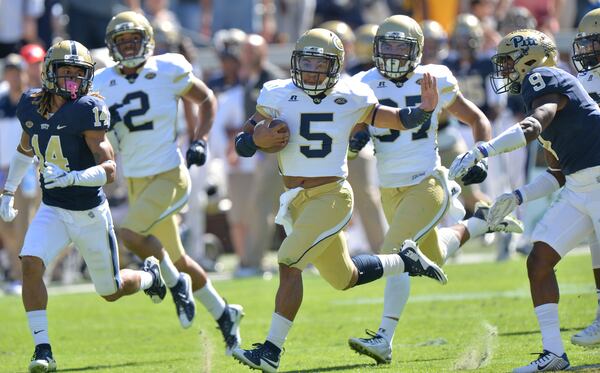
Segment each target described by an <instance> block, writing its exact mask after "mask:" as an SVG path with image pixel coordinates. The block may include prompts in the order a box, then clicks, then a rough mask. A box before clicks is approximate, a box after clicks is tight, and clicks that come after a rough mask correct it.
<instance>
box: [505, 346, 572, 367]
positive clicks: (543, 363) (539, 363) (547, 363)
mask: <svg viewBox="0 0 600 373" xmlns="http://www.w3.org/2000/svg"><path fill="white" fill-rule="evenodd" d="M570 366H571V364H570V363H569V359H568V358H567V354H566V353H564V354H562V356H558V355H556V354H554V353H552V352H550V351H547V350H544V352H542V353H541V354H540V356H539V357H538V358H537V359H536V360H534V361H532V362H531V363H529V365H525V366H522V367H519V368H515V369H513V373H535V372H550V371H556V370H567V369H569V367H570Z"/></svg>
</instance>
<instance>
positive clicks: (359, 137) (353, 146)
mask: <svg viewBox="0 0 600 373" xmlns="http://www.w3.org/2000/svg"><path fill="white" fill-rule="evenodd" d="M370 138H371V137H370V136H369V132H367V131H358V132H356V133H355V134H354V136H352V138H351V139H350V151H351V152H354V153H358V152H360V151H361V150H362V148H364V147H365V145H367V143H368V142H369V139H370Z"/></svg>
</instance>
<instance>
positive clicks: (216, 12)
mask: <svg viewBox="0 0 600 373" xmlns="http://www.w3.org/2000/svg"><path fill="white" fill-rule="evenodd" d="M598 7H600V1H593V0H571V1H567V0H218V1H217V0H215V1H212V0H122V1H120V0H103V1H99V0H98V1H93V0H92V1H90V0H0V185H3V184H4V180H5V177H6V174H7V170H8V166H9V161H10V159H11V157H12V154H13V152H14V151H15V149H16V144H17V142H18V139H19V137H20V125H19V123H18V120H17V118H16V113H15V109H16V104H17V102H18V100H19V98H20V95H21V93H22V92H23V91H25V90H27V89H28V88H32V87H39V86H41V81H40V72H41V67H42V63H43V59H44V56H45V51H46V48H47V47H48V46H50V45H52V44H53V43H54V42H56V41H59V40H61V39H73V40H77V41H79V42H81V43H82V44H84V45H85V46H86V47H87V48H89V49H90V50H93V55H94V57H95V60H96V63H97V64H96V67H103V66H106V65H111V64H112V63H113V62H112V61H111V59H110V58H109V57H108V53H107V51H106V49H105V42H104V38H105V29H106V25H107V24H108V22H109V20H110V18H111V17H112V16H113V15H114V14H116V13H118V12H120V11H122V10H127V9H132V10H135V11H139V12H143V13H144V14H145V15H146V17H147V18H148V19H149V20H150V21H151V23H152V26H153V28H154V38H155V41H156V48H155V54H162V53H170V52H171V53H181V54H183V55H184V56H186V58H187V59H188V60H189V61H190V62H192V64H193V65H194V67H195V69H196V74H197V76H201V77H202V78H203V80H204V81H205V82H206V83H207V84H208V85H209V87H210V88H211V89H212V90H213V91H214V92H215V94H216V95H217V97H218V102H219V108H218V111H217V115H216V117H215V122H214V124H213V129H212V131H211V135H210V140H209V148H210V159H209V162H208V163H207V165H206V166H204V167H202V168H192V169H191V170H190V171H191V173H192V180H193V191H192V198H191V199H190V203H189V206H188V207H187V209H186V210H185V211H184V212H183V213H182V214H181V226H182V235H183V237H182V238H183V241H184V246H185V247H186V249H187V250H188V254H190V255H191V256H192V257H194V258H195V259H197V260H198V261H199V262H200V263H201V264H203V266H204V267H205V268H206V269H208V270H212V271H218V270H219V269H220V268H219V265H217V263H218V262H217V259H218V257H219V256H220V255H221V254H223V253H228V252H233V253H235V257H236V263H235V267H234V271H233V275H234V276H236V277H248V276H259V275H263V274H264V273H269V272H270V271H273V268H270V267H269V265H268V264H266V263H264V261H263V259H264V257H265V254H266V253H267V252H268V251H270V250H275V249H276V248H277V247H278V245H279V242H280V240H281V238H282V235H283V232H282V231H281V230H280V229H277V227H276V226H275V224H274V222H273V217H274V214H275V212H276V209H277V208H278V197H279V195H280V194H281V192H282V191H283V185H282V182H281V177H280V176H279V174H278V168H277V158H276V155H274V154H267V153H260V156H257V157H253V158H239V157H238V156H237V154H236V152H235V149H234V146H233V141H232V140H233V138H234V137H235V135H236V134H237V133H238V132H239V131H240V129H241V127H242V125H243V123H244V122H245V120H246V119H247V118H248V117H249V116H250V115H251V114H252V113H254V111H255V105H256V98H257V97H258V93H259V91H260V89H261V87H262V85H263V84H264V83H265V82H266V81H269V80H272V79H278V78H284V79H285V78H288V77H289V61H290V56H291V51H292V49H293V42H294V41H295V40H296V39H297V38H298V37H299V36H300V35H301V34H302V33H303V32H304V31H306V30H308V29H309V28H312V27H323V28H327V29H329V30H331V31H333V32H334V33H336V34H337V35H338V36H339V37H340V39H341V40H342V42H343V44H344V47H345V51H346V59H345V60H346V61H347V62H346V66H345V69H346V73H347V74H349V75H353V74H356V73H357V72H359V71H363V70H368V69H370V68H371V67H373V63H372V42H373V38H374V35H375V32H376V30H377V25H378V24H379V23H380V22H381V21H383V20H384V19H385V18H386V17H388V16H389V15H391V14H406V15H409V16H411V17H413V18H415V19H416V20H417V21H419V22H420V23H421V26H422V28H423V31H424V34H425V50H424V53H423V61H422V63H423V64H429V63H435V64H444V65H446V66H448V67H449V68H450V69H451V71H452V72H453V73H454V75H455V76H456V77H457V79H458V82H459V86H460V90H461V91H462V93H463V95H464V96H465V97H466V98H468V99H469V100H471V101H472V102H474V103H475V104H477V105H478V106H479V107H480V108H481V109H482V110H483V111H484V113H485V114H486V115H487V116H488V118H489V119H490V121H491V122H492V123H493V131H494V135H496V134H499V133H500V132H502V131H503V130H504V129H506V128H507V127H509V126H511V125H512V124H513V123H515V122H516V121H517V120H520V119H521V118H523V117H524V114H525V113H524V111H523V107H522V103H521V102H519V101H517V100H516V99H515V98H514V97H509V96H501V95H496V94H495V93H494V92H493V90H492V89H491V86H490V83H489V79H488V76H489V75H490V74H491V73H492V70H493V65H492V63H491V61H490V57H491V55H492V54H493V53H494V51H495V47H496V45H497V43H498V41H499V40H500V39H501V37H502V36H503V35H505V34H507V33H508V32H511V31H514V30H516V29H521V28H537V29H539V30H541V31H543V32H544V33H546V34H547V35H550V36H553V37H555V38H556V42H557V45H558V48H559V51H560V56H561V57H560V58H561V67H562V68H563V69H565V70H567V71H570V72H574V69H573V66H572V65H571V53H572V48H571V43H572V40H573V37H574V35H575V28H576V25H577V24H578V22H579V20H580V19H581V17H583V15H585V14H586V13H587V12H588V11H590V10H592V9H594V8H598ZM180 113H181V115H180V121H179V128H180V129H181V139H180V141H181V145H182V148H184V150H185V148H186V146H187V144H188V140H187V135H186V130H185V129H186V121H194V120H197V113H193V112H189V111H187V110H186V109H185V108H183V107H182V109H181V110H180ZM472 142H473V139H472V135H471V130H470V128H468V127H466V126H462V125H461V124H460V123H459V122H458V121H457V120H456V119H454V118H452V117H450V116H447V117H446V118H444V119H443V120H441V121H440V130H439V135H438V145H439V148H440V154H441V158H442V164H444V165H445V166H449V164H450V163H451V161H452V160H453V159H454V157H455V156H456V155H458V154H460V153H462V152H464V151H466V150H467V149H468V148H470V147H471V145H472ZM538 153H539V152H538V149H537V146H536V145H535V144H534V145H532V146H531V147H530V148H527V149H523V150H522V151H517V152H512V153H509V154H506V155H504V156H502V157H495V158H492V159H490V172H489V176H488V179H487V180H486V182H485V183H483V184H482V185H476V186H469V187H465V188H463V193H462V196H463V201H464V203H465V206H466V207H467V210H472V208H473V206H474V205H475V203H476V202H477V201H491V200H492V199H493V197H495V196H497V195H499V194H501V193H503V192H505V191H509V190H513V189H514V188H515V187H517V186H520V185H523V184H524V183H525V182H526V181H527V180H528V179H529V178H531V177H532V176H535V173H536V172H540V171H539V170H540V169H541V168H540V169H538V168H537V167H538V166H539V167H543V160H540V157H539V156H538ZM374 162H375V159H374V156H373V149H372V147H367V148H365V149H363V151H362V152H361V153H360V155H359V157H358V158H357V159H356V160H353V161H351V162H350V177H349V181H350V183H351V184H352V187H353V189H354V193H355V215H354V218H353V220H352V222H351V224H350V227H349V228H348V230H349V235H350V239H349V244H350V248H351V251H354V252H355V253H356V252H361V251H362V252H377V251H378V248H379V246H380V245H381V243H382V241H383V236H384V232H385V230H386V229H387V227H386V223H385V219H384V218H383V214H382V210H381V206H380V199H379V192H378V187H377V185H378V184H377V180H376V172H375V164H374ZM120 180H121V181H122V180H123V178H121V179H120ZM107 189H108V190H107V193H108V194H109V198H110V203H111V207H112V209H113V216H114V218H115V223H116V224H117V225H118V224H119V219H120V218H121V217H122V216H123V215H124V212H125V211H126V209H127V200H126V199H127V198H126V197H127V193H126V188H125V187H124V186H123V185H122V184H120V183H119V182H117V183H115V184H114V185H110V186H109V187H108V188H107ZM40 198H41V197H40V190H39V187H38V185H37V175H36V170H35V169H34V168H33V167H32V170H31V172H30V173H29V175H28V176H27V177H26V179H25V180H24V181H23V183H22V185H21V187H20V189H19V192H18V194H17V196H16V202H15V206H16V207H17V208H18V209H19V211H20V213H19V215H18V217H17V220H16V221H14V222H12V223H4V222H1V221H0V248H2V249H0V268H1V270H0V279H3V284H4V285H3V289H4V291H5V292H6V293H7V294H18V293H19V292H20V282H19V280H18V279H19V278H20V277H21V274H20V273H19V271H20V265H19V264H18V260H19V259H18V253H19V251H20V248H21V245H22V240H23V237H24V234H25V231H26V227H27V224H28V221H29V220H30V219H31V217H32V216H33V212H34V211H35V209H36V207H37V206H38V205H39V201H40ZM545 203H547V202H545V201H540V202H538V205H532V204H530V205H528V208H527V211H526V212H525V211H520V212H519V213H520V214H521V215H520V217H521V218H522V219H523V220H524V221H525V224H526V227H532V226H533V225H532V224H531V223H532V222H533V221H535V219H536V217H537V216H538V215H539V214H540V212H541V211H542V210H543V208H544V204H545ZM494 241H495V245H494V246H493V247H495V248H496V252H495V255H496V258H497V259H498V260H505V259H507V258H509V257H510V255H511V254H512V253H513V252H515V251H521V252H523V253H527V250H528V239H527V232H526V233H525V234H524V235H522V236H521V237H519V238H517V237H510V236H507V235H498V236H496V237H488V238H487V239H486V243H487V244H491V243H492V242H494ZM122 254H123V256H122V264H123V265H125V266H127V265H136V258H133V257H130V255H131V254H128V253H126V252H125V251H122ZM78 255H79V254H77V252H76V251H73V250H65V251H64V258H63V260H61V261H58V264H57V265H56V268H53V269H51V270H48V271H46V272H47V274H48V276H49V278H48V280H56V281H62V282H64V283H70V282H73V281H77V280H78V279H80V278H81V277H82V276H85V268H84V267H82V266H83V264H82V262H81V260H80V258H79V256H78ZM272 265H273V266H274V265H275V263H273V264H272Z"/></svg>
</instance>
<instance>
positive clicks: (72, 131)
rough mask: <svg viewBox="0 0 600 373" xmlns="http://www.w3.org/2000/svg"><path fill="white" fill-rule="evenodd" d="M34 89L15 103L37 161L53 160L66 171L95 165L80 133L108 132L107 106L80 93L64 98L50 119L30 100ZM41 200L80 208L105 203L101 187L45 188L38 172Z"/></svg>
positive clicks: (79, 209) (56, 204) (53, 204)
mask: <svg viewBox="0 0 600 373" xmlns="http://www.w3.org/2000/svg"><path fill="white" fill-rule="evenodd" d="M36 92H37V90H30V91H28V92H25V93H24V94H23V96H22V97H21V100H20V101H19V104H18V106H17V116H18V118H19V121H20V122H21V127H22V128H23V131H25V132H26V133H27V134H28V135H29V136H30V138H31V147H32V148H33V151H34V152H35V155H36V156H37V157H38V158H39V159H40V162H44V161H47V162H52V163H54V164H56V165H57V166H59V167H60V168H62V169H63V170H65V171H80V170H85V169H86V168H89V167H93V166H95V165H96V161H95V160H94V156H93V154H92V152H91V151H90V149H89V148H88V146H87V144H86V142H85V139H84V137H83V135H82V133H83V132H84V131H88V130H98V131H107V130H108V127H109V125H110V118H109V114H108V108H107V107H106V105H105V104H104V101H102V100H101V99H100V98H98V97H94V96H83V97H80V98H78V99H77V100H74V101H67V102H66V103H65V104H64V105H63V106H62V107H61V108H60V109H59V110H58V111H57V112H56V113H54V114H53V115H52V116H51V117H50V118H49V119H45V118H44V117H42V116H41V115H40V114H39V113H38V112H37V110H38V106H37V105H35V104H34V103H33V101H35V100H37V99H38V98H37V97H32V94H34V93H36ZM40 184H41V187H42V201H43V202H44V203H45V204H46V205H48V206H56V207H60V208H64V209H67V210H75V211H82V210H88V209H91V208H94V207H96V206H98V205H100V204H101V203H103V202H104V200H105V199H106V196H105V195H104V191H103V190H102V187H85V186H70V187H66V188H54V189H46V188H44V177H43V176H42V175H41V174H40Z"/></svg>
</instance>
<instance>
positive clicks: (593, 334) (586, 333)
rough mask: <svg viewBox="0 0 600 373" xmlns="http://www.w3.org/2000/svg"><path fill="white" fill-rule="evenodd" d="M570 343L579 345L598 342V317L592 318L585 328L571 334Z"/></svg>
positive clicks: (599, 330)
mask: <svg viewBox="0 0 600 373" xmlns="http://www.w3.org/2000/svg"><path fill="white" fill-rule="evenodd" d="M571 343H573V344H574V345H579V346H594V345H599V344H600V319H596V320H594V322H592V323H591V324H590V325H589V326H588V327H587V328H585V329H583V330H582V331H580V332H579V333H577V334H574V335H572V336H571Z"/></svg>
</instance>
